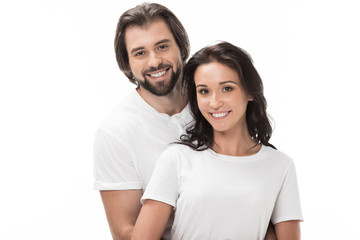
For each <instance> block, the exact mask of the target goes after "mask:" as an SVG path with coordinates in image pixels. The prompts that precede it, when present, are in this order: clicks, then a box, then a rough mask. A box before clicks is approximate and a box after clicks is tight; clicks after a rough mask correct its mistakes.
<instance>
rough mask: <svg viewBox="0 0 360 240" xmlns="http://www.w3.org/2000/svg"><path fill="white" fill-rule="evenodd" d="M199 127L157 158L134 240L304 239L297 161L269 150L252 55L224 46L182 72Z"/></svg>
mask: <svg viewBox="0 0 360 240" xmlns="http://www.w3.org/2000/svg"><path fill="white" fill-rule="evenodd" d="M184 84H185V86H186V87H187V89H188V91H189V102H190V106H191V111H192V114H193V116H194V119H195V120H194V123H193V125H192V126H190V127H189V128H188V129H187V134H186V135H184V136H182V137H181V144H174V145H172V146H170V147H169V148H168V149H167V150H166V151H165V152H164V153H163V154H162V155H161V157H160V159H159V160H158V162H157V166H156V168H155V171H154V173H153V176H152V178H151V181H150V182H149V185H148V186H147V189H146V191H145V193H144V195H143V198H142V201H143V207H142V209H141V213H140V215H139V217H138V219H137V222H136V226H135V229H134V233H133V239H141V240H143V239H160V236H161V234H162V231H163V230H164V228H165V225H166V222H167V220H168V218H169V215H170V213H171V211H172V210H173V209H175V220H174V224H173V227H172V239H186V240H190V239H246V240H248V239H250V240H253V239H264V236H265V234H266V229H267V227H268V224H269V222H270V221H271V222H272V223H273V224H274V225H275V231H276V235H277V238H278V239H279V240H282V239H287V240H289V239H300V226H299V222H300V221H301V220H302V214H301V207H300V201H299V194H298V187H297V180H296V173H295V168H294V164H293V162H292V160H291V159H290V158H289V157H288V156H286V155H285V154H283V153H281V152H279V151H277V150H276V149H275V147H274V146H273V145H271V144H270V143H269V139H270V137H271V133H272V128H271V125H270V122H269V119H268V117H267V114H266V100H265V97H264V95H263V86H262V81H261V78H260V76H259V74H258V73H257V71H256V69H255V68H254V66H253V64H252V61H251V58H250V56H249V55H248V54H247V53H246V52H244V51H243V50H242V49H240V48H238V47H236V46H233V45H231V44H230V43H227V42H222V43H219V44H216V45H214V46H210V47H206V48H203V49H202V50H200V51H199V52H197V53H196V54H195V55H194V56H193V57H192V58H191V59H190V60H189V62H188V63H187V65H186V66H185V68H184Z"/></svg>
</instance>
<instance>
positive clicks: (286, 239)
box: [275, 220, 301, 240]
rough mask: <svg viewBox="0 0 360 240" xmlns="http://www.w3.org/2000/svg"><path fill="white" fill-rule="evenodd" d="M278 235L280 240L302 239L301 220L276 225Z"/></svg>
mask: <svg viewBox="0 0 360 240" xmlns="http://www.w3.org/2000/svg"><path fill="white" fill-rule="evenodd" d="M275 232H276V237H277V239H278V240H300V239H301V234H300V221H299V220H294V221H285V222H279V223H277V224H276V225H275Z"/></svg>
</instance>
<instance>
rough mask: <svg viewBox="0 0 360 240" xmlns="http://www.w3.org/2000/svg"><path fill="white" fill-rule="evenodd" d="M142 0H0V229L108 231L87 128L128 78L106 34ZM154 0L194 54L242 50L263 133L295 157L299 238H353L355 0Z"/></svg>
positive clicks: (47, 233) (83, 234)
mask: <svg viewBox="0 0 360 240" xmlns="http://www.w3.org/2000/svg"><path fill="white" fill-rule="evenodd" d="M141 2H142V1H120V0H117V1H91V0H87V1H85V0H83V1H81V0H61V1H60V0H59V1H56V0H53V1H45V0H43V1H40V0H37V1H36V0H35V1H25V0H22V1H21V0H20V1H10V0H9V1H2V0H1V3H0V36H1V37H0V80H1V85H0V114H1V115H0V123H1V124H0V186H1V197H0V239H2V240H3V239H4V240H11V239H37V240H40V239H53V240H57V239H59V240H64V239H110V238H111V237H110V233H109V230H108V226H107V222H106V218H105V214H104V211H103V206H102V203H101V199H100V196H99V193H98V192H97V191H95V190H93V189H92V171H93V160H92V141H93V136H94V133H95V130H96V129H97V127H98V125H99V124H100V122H101V120H102V119H103V118H104V117H105V116H106V114H107V113H108V112H109V111H110V109H111V108H112V107H114V106H115V105H116V104H117V103H118V102H119V101H120V100H121V99H122V98H123V97H124V95H125V94H126V93H127V92H129V91H130V90H131V89H133V87H134V86H133V85H132V84H130V83H129V82H128V80H127V79H126V78H125V77H124V75H123V74H122V73H121V72H120V70H119V69H118V66H117V64H116V61H115V57H114V52H113V38H114V33H115V27H116V24H117V20H118V18H119V16H120V15H121V14H122V13H123V12H124V11H125V10H127V9H128V8H131V7H134V6H135V5H137V4H138V3H141ZM158 2H159V3H163V4H164V5H166V6H167V7H168V8H170V9H171V10H172V11H173V12H174V13H175V14H176V15H177V16H178V18H179V19H180V20H181V21H182V23H183V24H184V26H185V28H186V29H187V31H188V34H189V37H190V41H191V48H192V51H191V53H192V54H193V53H195V51H197V50H199V49H200V48H201V47H204V46H205V45H208V44H210V43H212V42H214V41H217V40H226V41H229V42H231V43H233V44H235V45H238V46H240V47H242V48H244V49H245V50H247V51H248V52H249V53H250V54H251V55H252V57H253V59H254V64H255V66H256V68H257V69H258V71H259V73H260V75H261V76H262V79H263V82H264V86H265V96H266V97H267V100H268V104H269V109H268V110H269V113H270V115H271V116H272V117H273V118H274V120H275V123H276V127H275V131H274V135H273V139H272V143H273V144H274V145H275V146H277V148H278V149H280V150H282V151H284V152H286V153H287V154H288V155H290V156H291V157H292V158H293V159H294V160H295V163H296V166H297V171H298V179H299V184H300V190H301V197H302V206H303V213H304V217H305V222H303V223H302V233H303V239H360V230H359V224H360V221H359V214H360V204H359V203H360V194H359V189H360V187H359V185H360V174H359V171H360V164H359V162H360V157H359V155H358V151H357V150H358V148H359V144H358V143H359V137H360V131H359V122H360V118H359V114H358V113H359V107H358V104H359V103H360V99H359V94H360V93H359V87H358V86H359V85H358V82H359V81H360V74H359V63H360V61H359V56H360V47H359V44H360V36H359V29H360V27H359V23H360V15H359V7H358V6H357V4H356V1H355V0H354V1H350V0H341V1H340V0H339V1H332V0H326V1H325V0H324V1H320V0H306V1H295V0H283V1H280V0H276V1H267V0H263V1H227V0H221V1H219V0H216V1H209V0H207V1H195V0H191V1H158ZM236 2H237V3H236ZM198 224H201V223H198Z"/></svg>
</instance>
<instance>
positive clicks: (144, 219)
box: [131, 199, 173, 240]
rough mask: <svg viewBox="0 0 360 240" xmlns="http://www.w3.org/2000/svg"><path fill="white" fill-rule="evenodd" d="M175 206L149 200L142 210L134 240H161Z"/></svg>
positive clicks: (137, 221) (136, 224)
mask: <svg viewBox="0 0 360 240" xmlns="http://www.w3.org/2000/svg"><path fill="white" fill-rule="evenodd" d="M172 209H173V206H171V205H169V204H166V203H163V202H159V201H155V200H150V199H147V200H145V202H144V205H143V206H142V208H141V211H140V214H139V217H138V219H137V220H136V223H135V228H134V231H133V235H132V238H131V239H132V240H159V239H160V237H161V235H162V234H163V232H164V230H165V227H166V224H167V222H168V220H169V216H170V213H171V211H172Z"/></svg>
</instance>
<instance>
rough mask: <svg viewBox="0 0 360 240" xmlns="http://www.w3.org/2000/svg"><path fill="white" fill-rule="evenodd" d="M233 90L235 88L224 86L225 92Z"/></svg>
mask: <svg viewBox="0 0 360 240" xmlns="http://www.w3.org/2000/svg"><path fill="white" fill-rule="evenodd" d="M232 90H233V88H232V87H224V88H223V91H224V92H231V91H232Z"/></svg>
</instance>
